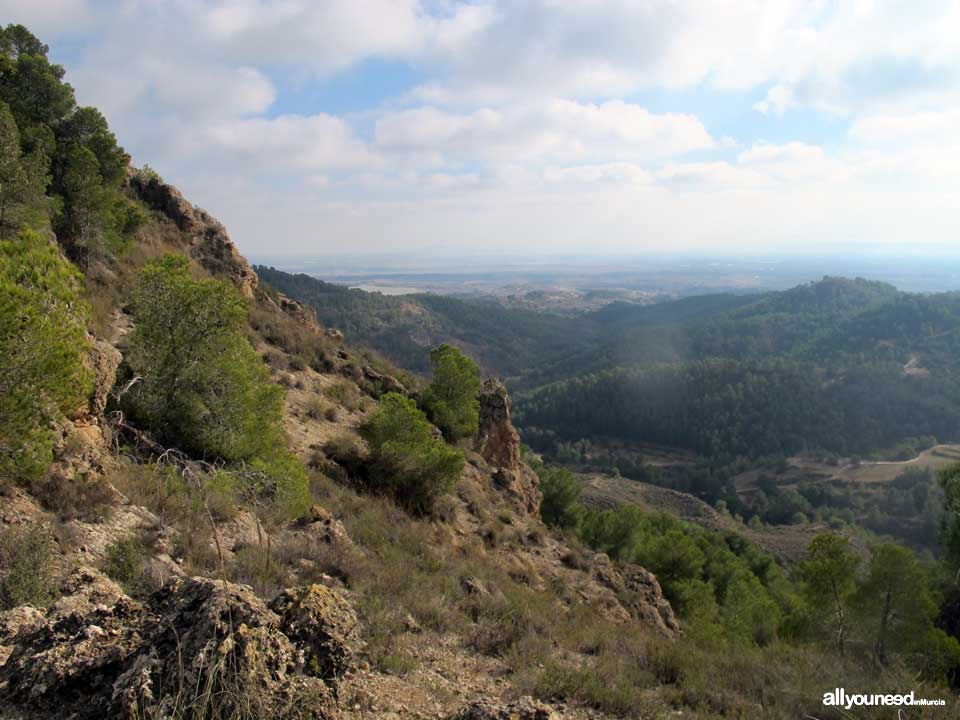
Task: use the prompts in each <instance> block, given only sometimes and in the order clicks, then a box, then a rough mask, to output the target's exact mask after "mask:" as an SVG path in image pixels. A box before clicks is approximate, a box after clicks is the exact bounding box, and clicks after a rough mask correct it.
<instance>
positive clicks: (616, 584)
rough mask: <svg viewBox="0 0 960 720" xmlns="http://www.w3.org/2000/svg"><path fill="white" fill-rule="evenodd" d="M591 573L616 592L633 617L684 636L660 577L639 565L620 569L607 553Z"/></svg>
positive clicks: (594, 560) (599, 555)
mask: <svg viewBox="0 0 960 720" xmlns="http://www.w3.org/2000/svg"><path fill="white" fill-rule="evenodd" d="M590 573H591V575H592V576H593V578H594V579H595V580H596V581H597V582H599V583H600V584H601V585H603V586H605V587H607V588H609V589H610V590H613V592H614V593H616V595H617V599H618V600H619V601H620V604H621V605H622V606H623V607H624V608H626V610H627V611H628V612H629V613H630V615H631V616H632V617H634V618H635V619H637V620H640V621H641V622H644V623H646V624H647V625H649V626H651V627H654V628H656V629H658V630H660V631H661V632H662V633H663V634H664V635H668V636H673V635H676V634H677V633H679V632H680V622H679V620H677V616H676V615H675V614H674V612H673V608H672V607H670V602H669V601H668V600H667V599H666V598H665V597H664V596H663V590H662V589H661V587H660V583H659V582H658V581H657V577H656V576H655V575H654V574H653V573H652V572H650V571H649V570H646V569H645V568H642V567H640V566H639V565H625V566H624V567H623V568H622V569H618V568H617V567H616V566H615V565H614V564H613V561H611V560H610V558H609V557H608V556H607V555H606V554H605V553H597V554H596V555H594V556H593V558H592V559H591V560H590Z"/></svg>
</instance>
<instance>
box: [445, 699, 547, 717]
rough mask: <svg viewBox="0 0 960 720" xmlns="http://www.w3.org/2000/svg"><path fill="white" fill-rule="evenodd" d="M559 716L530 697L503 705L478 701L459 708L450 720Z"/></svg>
mask: <svg viewBox="0 0 960 720" xmlns="http://www.w3.org/2000/svg"><path fill="white" fill-rule="evenodd" d="M558 718H559V715H557V713H555V712H554V711H553V708H551V707H550V706H549V705H544V704H543V703H542V702H537V701H536V700H534V699H532V698H530V697H522V698H520V699H519V700H518V701H517V702H512V703H505V702H496V701H493V700H478V701H477V702H473V703H470V704H469V705H467V706H465V707H463V708H461V709H460V710H459V711H458V712H457V713H456V714H455V715H453V716H451V718H450V720H558Z"/></svg>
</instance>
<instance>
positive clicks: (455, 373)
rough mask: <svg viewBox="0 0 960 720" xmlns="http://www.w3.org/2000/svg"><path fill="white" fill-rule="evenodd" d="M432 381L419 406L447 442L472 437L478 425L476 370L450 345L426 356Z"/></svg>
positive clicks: (478, 375)
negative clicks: (421, 405) (431, 372)
mask: <svg viewBox="0 0 960 720" xmlns="http://www.w3.org/2000/svg"><path fill="white" fill-rule="evenodd" d="M430 362H431V364H432V365H433V381H432V382H431V383H430V386H429V387H428V388H427V390H426V392H425V393H424V395H423V407H424V409H425V410H426V412H427V415H428V417H429V418H430V420H432V421H433V423H434V424H435V425H436V426H437V427H438V428H440V429H441V430H442V431H443V434H444V437H446V438H447V439H448V440H459V439H460V438H464V437H470V436H471V435H476V433H477V427H478V424H479V422H480V400H479V398H478V394H479V392H480V368H478V367H477V364H476V363H475V362H474V361H473V359H472V358H470V357H469V356H467V355H464V354H463V353H462V352H461V351H460V350H459V349H458V348H456V347H454V346H453V345H446V344H444V345H441V346H440V347H438V348H437V349H436V350H434V351H433V352H431V353H430Z"/></svg>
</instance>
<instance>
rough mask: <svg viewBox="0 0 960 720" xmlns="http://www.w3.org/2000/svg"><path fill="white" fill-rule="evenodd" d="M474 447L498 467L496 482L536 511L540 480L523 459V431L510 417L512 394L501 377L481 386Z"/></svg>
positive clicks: (526, 506)
mask: <svg viewBox="0 0 960 720" xmlns="http://www.w3.org/2000/svg"><path fill="white" fill-rule="evenodd" d="M474 448H475V449H476V451H477V452H478V453H479V454H480V456H481V457H482V458H483V459H484V460H485V461H486V462H487V463H489V464H490V465H492V466H493V467H494V468H495V469H494V470H493V474H492V477H493V482H494V485H495V486H496V487H497V488H498V489H499V490H501V491H503V492H505V493H506V494H508V495H510V496H511V497H512V498H513V499H515V500H516V501H517V502H518V503H519V505H520V506H521V507H522V508H523V509H524V510H525V511H526V512H528V513H536V512H537V511H538V510H539V508H540V499H541V494H540V481H539V480H538V479H537V476H536V474H535V473H534V472H533V471H532V470H530V468H528V467H527V466H526V465H524V464H523V463H522V462H521V461H520V433H518V432H517V429H516V428H515V427H514V426H513V422H512V420H511V419H510V396H509V395H508V394H507V389H506V387H504V385H503V383H502V382H500V381H499V380H493V379H491V380H487V381H486V382H484V383H483V387H482V388H481V389H480V425H479V429H478V432H477V437H476V439H475V441H474Z"/></svg>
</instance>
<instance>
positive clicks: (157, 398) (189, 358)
mask: <svg viewBox="0 0 960 720" xmlns="http://www.w3.org/2000/svg"><path fill="white" fill-rule="evenodd" d="M133 310H134V318H135V321H136V327H135V329H134V332H133V333H132V334H131V337H130V352H129V355H128V361H129V363H130V366H131V368H132V369H133V371H134V372H135V373H136V374H137V375H139V376H140V377H141V378H142V381H141V382H139V383H137V384H135V385H134V386H133V389H132V390H131V391H130V392H128V393H127V394H126V395H125V396H124V398H125V400H126V404H127V405H128V407H129V410H130V412H131V415H132V416H134V417H135V418H136V420H138V421H139V422H141V423H142V424H143V425H145V426H146V427H147V428H148V429H150V430H151V431H152V432H153V433H154V434H156V435H157V436H158V437H159V438H160V439H161V440H162V441H164V442H167V443H170V444H173V445H176V446H178V447H180V448H181V449H184V450H187V451H190V452H194V453H198V454H201V455H206V456H208V457H214V458H220V459H223V460H226V461H236V460H246V459H249V458H252V457H255V456H257V455H260V454H263V453H266V452H268V451H271V450H272V449H273V448H274V447H275V446H276V445H278V444H282V442H283V439H282V431H281V421H282V413H283V390H282V389H281V388H279V387H278V386H276V385H273V384H271V383H269V382H268V376H267V370H266V368H264V366H263V363H262V362H261V361H260V359H259V358H258V357H257V355H256V353H255V352H254V350H253V348H252V347H251V346H250V343H249V342H248V341H247V339H246V338H245V337H244V335H243V327H244V325H245V323H246V316H247V308H246V302H245V301H244V299H243V297H242V296H241V295H240V293H239V292H238V291H237V290H236V288H234V287H233V286H232V285H230V284H228V283H226V282H221V281H218V280H207V279H200V280H196V279H194V278H193V277H191V275H190V269H189V262H188V261H187V259H186V258H184V257H180V256H174V255H167V256H166V257H164V258H162V259H160V260H155V261H152V262H150V263H148V264H147V266H146V267H145V268H144V269H143V270H142V271H141V273H140V276H139V279H138V282H137V286H136V288H135V292H134V299H133Z"/></svg>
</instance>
